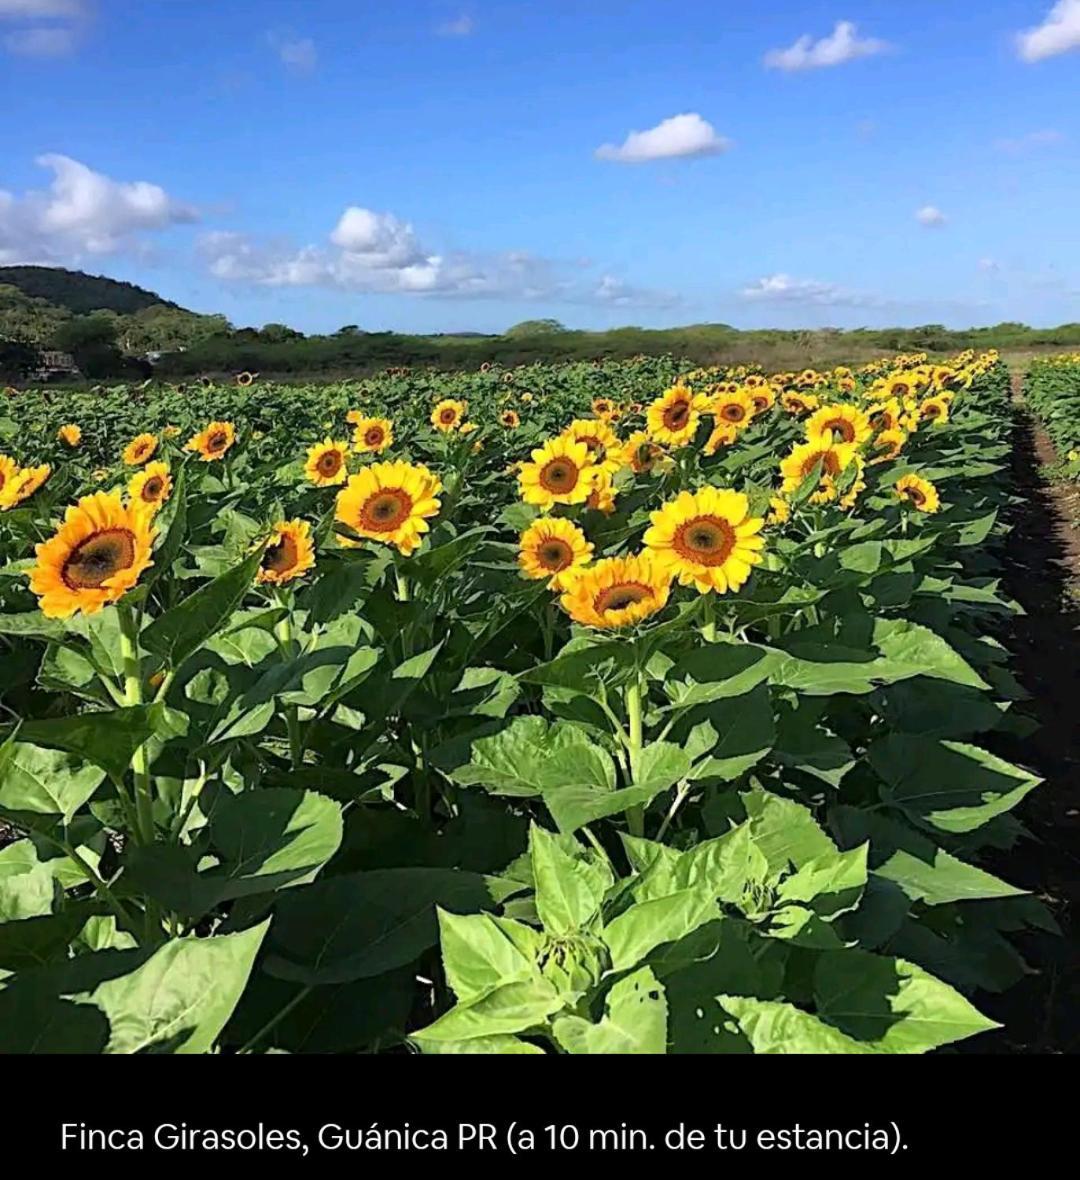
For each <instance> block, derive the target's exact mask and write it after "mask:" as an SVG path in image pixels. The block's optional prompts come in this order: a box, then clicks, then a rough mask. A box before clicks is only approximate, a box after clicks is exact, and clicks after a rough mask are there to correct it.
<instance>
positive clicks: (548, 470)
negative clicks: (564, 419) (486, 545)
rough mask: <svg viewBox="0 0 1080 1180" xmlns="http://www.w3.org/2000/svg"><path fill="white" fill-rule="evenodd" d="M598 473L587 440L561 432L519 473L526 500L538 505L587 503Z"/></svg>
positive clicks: (521, 488)
mask: <svg viewBox="0 0 1080 1180" xmlns="http://www.w3.org/2000/svg"><path fill="white" fill-rule="evenodd" d="M598 474H599V471H598V469H597V467H596V466H595V464H593V462H592V457H591V455H590V454H589V448H588V447H587V446H586V445H585V443H583V442H580V441H579V440H577V439H574V438H570V437H568V436H567V435H561V436H560V437H558V438H553V439H551V440H549V441H548V442H546V443H545V444H544V445H543V446H542V447H538V448H537V449H536V450H535V451H533V452H532V462H530V463H523V464H522V466H521V470H520V471H519V473H518V485H519V488H520V491H521V498H522V499H523V500H524V501H525V503H526V504H535V505H537V507H539V508H552V507H553V506H554V505H556V504H584V503H585V501H586V500H587V499H588V498H589V493H590V492H591V491H592V489H593V483H594V481H595V480H596V478H597V476H598Z"/></svg>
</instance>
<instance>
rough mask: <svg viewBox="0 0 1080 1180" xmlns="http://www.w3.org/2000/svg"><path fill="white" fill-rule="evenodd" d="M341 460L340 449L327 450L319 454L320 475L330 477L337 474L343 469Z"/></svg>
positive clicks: (317, 465) (317, 464)
mask: <svg viewBox="0 0 1080 1180" xmlns="http://www.w3.org/2000/svg"><path fill="white" fill-rule="evenodd" d="M341 462H342V460H341V452H340V451H326V452H325V454H322V455H320V456H319V461H318V463H316V467H318V469H319V474H320V475H322V476H327V477H329V476H332V475H337V473H338V472H339V471H340V470H341Z"/></svg>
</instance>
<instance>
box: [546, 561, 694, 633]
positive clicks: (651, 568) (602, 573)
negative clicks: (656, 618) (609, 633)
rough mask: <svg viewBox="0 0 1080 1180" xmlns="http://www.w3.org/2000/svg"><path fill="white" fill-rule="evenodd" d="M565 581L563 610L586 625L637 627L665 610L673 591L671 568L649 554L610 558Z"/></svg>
mask: <svg viewBox="0 0 1080 1180" xmlns="http://www.w3.org/2000/svg"><path fill="white" fill-rule="evenodd" d="M565 581H566V585H565V589H564V592H563V595H562V598H561V599H560V600H559V601H560V602H561V604H562V607H563V610H565V611H566V613H567V614H568V615H569V616H570V617H571V618H572V619H573V620H574V622H576V623H581V624H583V625H584V626H586V627H600V628H604V629H610V628H615V627H630V626H633V625H634V624H635V623H640V622H641V621H642V620H643V619H647V618H648V617H649V616H650V615H654V614H656V612H657V611H660V610H663V608H664V607H665V606H666V605H667V600H668V595H669V594H670V593H671V572H670V570H668V569H667V568H666V567H664V566H662V565H661V564H660V563H659V562H657V561H656V560H655V559H654V558H653V557H652V556H651V555H650V554H649V553H642V554H640V555H638V556H634V557H607V558H604V560H602V561H598V562H597V563H596V564H595V565H591V566H586V567H585V568H584V569H578V570H574V571H573V572H572V573H570V574H569V575H568V576H566V578H565Z"/></svg>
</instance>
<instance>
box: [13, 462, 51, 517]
mask: <svg viewBox="0 0 1080 1180" xmlns="http://www.w3.org/2000/svg"><path fill="white" fill-rule="evenodd" d="M51 474H52V467H50V466H49V464H48V463H42V464H40V465H39V466H37V467H20V468H19V470H18V471H17V472H16V473H15V477H14V478H13V479H11V480H9V481H8V482H7V483H6V484H5V485H4V490H3V491H2V492H0V508H5V509H7V508H14V507H15V505H16V504H21V503H22V502H23V501H24V500H29V499H30V497H31V496H32V495H33V494H34V493H35V492H36V491H37V490H38V488H40V487H41V485H42V484H43V483H44V482H45V481H46V480H47V479H48V478H49V476H50V475H51Z"/></svg>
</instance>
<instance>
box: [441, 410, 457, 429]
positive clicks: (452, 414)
mask: <svg viewBox="0 0 1080 1180" xmlns="http://www.w3.org/2000/svg"><path fill="white" fill-rule="evenodd" d="M456 419H457V410H455V409H453V408H452V407H449V406H448V407H447V408H446V409H445V410H440V411H439V421H440V422H441V423H442V424H443V425H444V426H449V425H450V424H451V423H452V422H454V421H455V420H456Z"/></svg>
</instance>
